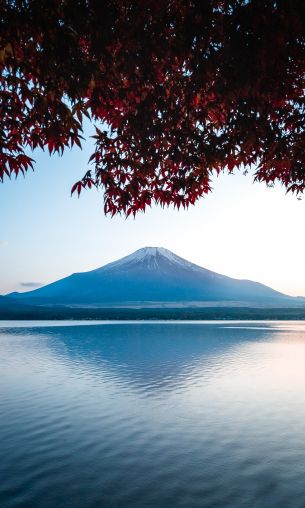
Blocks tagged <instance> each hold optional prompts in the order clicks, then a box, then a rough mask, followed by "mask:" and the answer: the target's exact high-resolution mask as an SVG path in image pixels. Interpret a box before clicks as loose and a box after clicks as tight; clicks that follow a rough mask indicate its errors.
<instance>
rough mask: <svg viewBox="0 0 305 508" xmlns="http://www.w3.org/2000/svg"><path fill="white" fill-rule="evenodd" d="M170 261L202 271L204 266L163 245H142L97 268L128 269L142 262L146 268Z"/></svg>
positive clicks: (104, 269) (105, 269) (106, 269)
mask: <svg viewBox="0 0 305 508" xmlns="http://www.w3.org/2000/svg"><path fill="white" fill-rule="evenodd" d="M164 260H166V261H167V262H170V263H171V264H173V265H178V266H179V267H182V268H187V269H188V270H190V269H191V270H196V271H202V270H204V268H202V267H200V266H198V265H195V264H194V263H191V262H190V261H187V260H186V259H183V258H181V257H180V256H177V255H176V254H174V253H173V252H171V251H170V250H168V249H165V248H164V247H143V248H142V249H138V250H136V251H135V252H133V253H132V254H129V255H128V256H125V257H123V258H121V259H119V260H117V261H114V262H112V263H109V264H108V265H105V266H103V267H102V268H99V269H98V270H103V271H108V270H113V269H117V268H121V269H128V268H129V267H131V266H132V265H135V264H141V263H144V264H145V265H146V266H147V268H148V269H150V270H153V269H158V268H159V266H160V264H161V263H162V261H163V262H164Z"/></svg>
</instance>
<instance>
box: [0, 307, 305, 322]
mask: <svg viewBox="0 0 305 508" xmlns="http://www.w3.org/2000/svg"><path fill="white" fill-rule="evenodd" d="M0 320H2V321H3V320H16V321H19V320H31V321H35V320H39V321H40V320H42V321H43V320H75V321H82V320H93V321H96V320H99V321H130V320H131V321H143V320H145V321H147V320H148V321H150V320H151V321H154V320H165V321H188V320H191V321H197V320H198V321H205V320H209V321H217V320H220V321H231V320H238V321H248V320H253V321H300V320H301V321H302V320H305V308H265V309H262V308H251V307H206V308H184V309H181V308H172V309H164V308H161V309H158V308H153V309H151V308H142V309H130V308H128V309H127V308H126V309H124V308H116V309H114V308H110V309H109V308H107V309H105V308H99V309H96V308H94V309H88V308H63V307H48V308H47V307H28V308H27V307H25V308H18V307H16V308H9V309H8V308H0Z"/></svg>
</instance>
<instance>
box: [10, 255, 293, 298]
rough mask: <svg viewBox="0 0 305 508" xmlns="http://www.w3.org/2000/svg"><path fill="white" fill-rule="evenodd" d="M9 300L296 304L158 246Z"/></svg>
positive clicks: (246, 281) (280, 294)
mask: <svg viewBox="0 0 305 508" xmlns="http://www.w3.org/2000/svg"><path fill="white" fill-rule="evenodd" d="M9 298H11V299H12V300H13V299H14V300H15V301H22V303H26V304H30V305H37V304H38V305H68V306H78V307H86V306H89V307H94V306H96V307H107V306H125V307H128V306H131V307H132V306H154V305H155V306H159V307H161V306H163V305H164V306H176V307H177V306H186V305H187V306H192V305H193V306H207V305H210V304H211V305H229V304H233V305H234V304H235V305H236V304H237V305H277V304H278V305H287V306H289V304H290V303H293V302H295V301H296V300H297V299H295V298H292V297H289V296H287V295H284V294H282V293H279V292H278V291H275V290H273V289H271V288H270V287H267V286H265V285H263V284H260V283H257V282H252V281H249V280H238V279H232V278H230V277H226V276H224V275H220V274H218V273H215V272H212V271H210V270H207V269H205V268H202V267H200V266H198V265H195V264H194V263H191V262H189V261H187V260H185V259H183V258H181V257H179V256H177V255H176V254H174V253H173V252H171V251H169V250H167V249H164V248H161V247H144V248H142V249H139V250H137V251H136V252H134V253H133V254H130V255H129V256H126V257H124V258H122V259H119V260H118V261H114V262H113V263H109V264H107V265H105V266H102V267H101V268H97V269H95V270H92V271H90V272H83V273H74V274H72V275H70V276H69V277H65V278H64V279H61V280H59V281H56V282H53V283H52V284H48V285H47V286H44V287H42V288H39V289H36V290H33V291H29V292H27V293H13V294H11V295H10V297H9ZM300 303H301V301H300V300H298V304H300Z"/></svg>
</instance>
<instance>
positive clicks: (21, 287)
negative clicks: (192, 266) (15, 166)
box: [0, 140, 305, 296]
mask: <svg viewBox="0 0 305 508" xmlns="http://www.w3.org/2000/svg"><path fill="white" fill-rule="evenodd" d="M92 150H93V145H92V141H91V140H89V141H87V142H86V143H85V144H84V148H83V150H82V151H81V150H79V149H78V148H75V149H73V150H70V151H67V152H66V153H65V154H64V155H63V157H59V156H57V155H53V156H52V157H50V156H49V155H48V153H46V152H45V153H43V152H37V153H36V152H35V153H34V154H33V157H34V158H35V160H36V164H35V172H29V173H28V174H27V175H26V177H25V178H23V177H18V178H17V180H15V179H12V180H8V179H6V180H5V181H4V183H2V184H1V183H0V213H1V218H2V220H1V222H0V294H7V293H9V292H11V291H29V290H32V289H33V288H36V287H39V286H40V285H44V284H48V283H50V282H53V281H55V280H58V279H60V278H62V277H65V276H67V275H70V274H71V273H74V272H83V271H88V270H91V269H94V268H97V267H100V266H102V265H104V264H106V263H108V262H110V261H113V260H115V259H119V258H120V257H123V256H125V255H127V254H130V253H131V252H133V251H135V250H136V249H139V248H141V247H145V246H157V247H165V248H167V249H170V250H172V251H173V252H175V253H176V254H178V255H180V256H182V257H184V258H186V259H188V260H189V261H192V262H194V263H197V264H198V265H200V266H203V267H205V268H208V269H210V270H213V271H215V272H218V273H221V274H224V275H228V276H230V277H235V278H239V279H250V280H255V281H257V282H262V283H264V284H267V285H268V286H271V287H272V288H274V289H277V290H279V291H282V292H284V293H287V294H290V295H295V296H297V295H303V296H305V197H304V199H303V200H298V199H297V198H296V196H293V195H290V194H288V195H287V194H286V192H285V190H284V189H283V188H282V187H280V186H279V185H278V186H276V187H275V188H267V187H266V186H265V185H264V184H260V183H253V178H252V177H251V175H247V176H244V175H243V174H241V173H237V174H235V175H228V174H223V175H221V176H219V177H216V178H215V179H214V180H213V192H212V193H211V194H209V195H208V196H207V197H205V198H202V199H201V200H200V201H198V202H197V204H196V205H195V206H193V207H191V208H189V209H188V210H187V211H183V210H180V211H177V210H174V209H173V208H169V209H162V208H160V207H156V206H154V207H152V208H151V209H148V210H147V211H146V212H145V214H140V215H138V216H137V217H136V218H135V219H133V217H129V218H128V219H125V218H124V217H114V218H110V217H105V216H104V213H103V194H102V191H96V190H95V189H94V190H87V191H84V192H83V193H82V194H81V196H80V198H79V199H78V198H77V197H76V196H73V197H71V196H70V190H71V187H72V185H73V183H74V182H75V181H77V180H78V179H80V178H81V177H82V176H83V174H84V173H85V171H86V170H87V169H88V166H87V161H88V158H89V156H90V154H91V152H92Z"/></svg>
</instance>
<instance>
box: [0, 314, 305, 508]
mask: <svg viewBox="0 0 305 508" xmlns="http://www.w3.org/2000/svg"><path fill="white" fill-rule="evenodd" d="M54 324H55V325H56V326H54ZM0 507H1V508H17V507H18V508H91V507H92V508H93V507H94V508H104V507H105V508H130V507H132V508H145V507H153V508H167V507H168V508H176V507H177V508H178V507H183V508H195V507H196V508H197V507H198V508H204V507H221V508H222V507H232V508H239V507H245V508H252V507H257V508H265V507H268V508H269V507H274V508H281V507H283V508H304V507H305V324H302V323H297V322H293V323H291V322H290V323H288V322H282V323H279V322H277V323H267V322H260V323H251V322H249V323H237V322H235V323H234V322H230V323H229V322H227V323H214V324H211V323H167V324H166V323H161V322H155V323H116V324H114V323H112V324H111V323H106V324H91V325H89V324H88V325H86V324H84V323H83V324H82V325H78V324H76V325H75V324H74V325H73V326H65V323H53V324H48V323H44V324H43V323H36V324H34V323H27V324H26V323H25V324H23V323H15V324H14V323H4V322H2V324H1V327H0Z"/></svg>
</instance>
